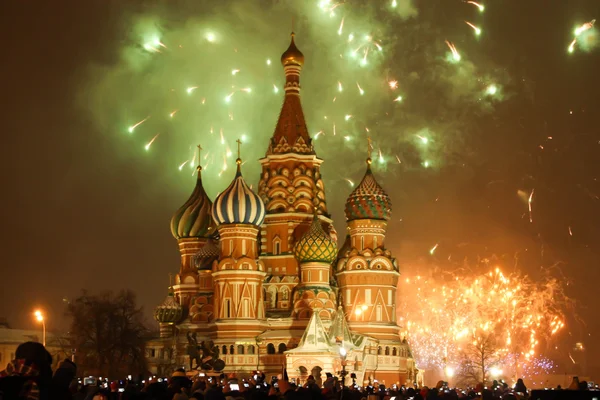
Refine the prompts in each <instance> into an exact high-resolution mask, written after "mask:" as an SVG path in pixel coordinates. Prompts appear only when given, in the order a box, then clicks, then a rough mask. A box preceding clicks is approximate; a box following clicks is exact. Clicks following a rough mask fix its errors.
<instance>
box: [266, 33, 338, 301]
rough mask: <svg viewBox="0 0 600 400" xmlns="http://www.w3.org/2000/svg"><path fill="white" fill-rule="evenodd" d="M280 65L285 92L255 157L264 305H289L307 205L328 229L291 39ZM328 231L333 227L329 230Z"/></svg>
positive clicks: (297, 52) (309, 214) (309, 212)
mask: <svg viewBox="0 0 600 400" xmlns="http://www.w3.org/2000/svg"><path fill="white" fill-rule="evenodd" d="M281 64H282V65H283V69H284V71H285V87H284V90H285V97H284V100H283V106H282V107H281V112H280V114H279V120H278V121H277V125H276V127H275V132H274V133H273V136H272V137H271V139H270V141H269V146H268V149H267V153H266V155H265V157H264V158H262V159H261V160H260V163H261V165H262V173H261V178H260V182H259V186H258V193H259V195H260V197H261V199H262V200H263V202H264V203H265V206H266V217H265V222H264V225H263V228H262V231H261V243H260V245H261V247H260V253H261V260H263V261H264V263H265V268H266V272H267V275H268V276H269V280H268V281H267V282H265V289H266V296H267V302H266V304H267V308H268V310H269V311H273V312H277V311H280V312H282V311H290V310H291V309H292V307H293V304H292V299H291V292H292V290H293V289H294V287H295V286H296V284H297V283H298V282H299V275H300V271H299V267H298V262H297V261H296V259H295V257H294V254H293V252H294V245H295V244H296V242H297V241H298V240H300V238H301V237H302V235H303V234H304V233H305V232H306V231H307V230H308V228H309V226H310V224H311V220H312V214H313V210H315V209H316V210H317V213H318V214H319V215H320V216H321V218H322V219H323V221H324V222H325V223H327V224H329V226H330V228H328V230H330V229H332V227H333V225H332V224H331V219H329V215H328V213H327V205H326V203H325V188H324V184H323V180H322V178H321V171H320V168H321V163H322V160H321V159H320V158H318V157H317V156H316V154H315V151H314V148H313V145H312V139H311V138H310V135H309V134H308V129H307V128H306V122H305V120H304V112H303V111H302V105H301V102H300V71H301V70H302V66H303V65H304V55H303V54H302V52H300V50H298V48H297V47H296V44H295V42H294V34H293V33H292V38H291V43H290V46H289V48H288V49H287V50H286V51H285V52H284V53H283V55H282V56H281ZM332 233H333V234H335V233H334V231H333V232H332Z"/></svg>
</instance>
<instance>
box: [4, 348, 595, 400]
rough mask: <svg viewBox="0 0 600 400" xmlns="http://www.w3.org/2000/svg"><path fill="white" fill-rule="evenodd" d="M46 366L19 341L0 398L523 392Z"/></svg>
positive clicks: (501, 386) (154, 399)
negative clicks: (110, 373) (114, 373)
mask: <svg viewBox="0 0 600 400" xmlns="http://www.w3.org/2000/svg"><path fill="white" fill-rule="evenodd" d="M51 365H52V356H51V355H50V353H48V351H47V350H46V349H45V348H44V346H43V345H41V344H40V343H36V342H27V343H23V344H21V345H20V346H19V347H18V348H17V351H16V354H15V360H12V361H11V362H10V363H8V365H7V367H6V369H4V370H3V371H0V400H190V399H195V400H442V399H443V400H458V399H484V400H485V399H490V400H513V399H523V398H527V397H528V394H529V392H528V390H527V388H526V387H525V384H524V383H523V380H522V379H519V380H518V381H517V384H516V385H514V387H512V388H511V387H509V386H508V385H507V384H506V383H503V382H498V381H494V382H493V383H492V385H491V386H490V387H484V386H483V385H478V386H477V387H475V388H470V389H467V390H461V389H456V388H450V387H448V384H447V382H443V381H440V382H438V384H437V385H436V387H432V388H428V387H422V388H417V387H405V386H400V387H398V386H396V385H392V386H391V387H386V386H385V385H382V384H378V383H377V382H374V383H373V384H369V385H367V386H366V387H361V386H359V385H357V384H356V383H355V381H354V379H353V380H352V381H353V382H352V384H351V385H347V386H346V385H342V384H341V382H340V380H338V378H337V377H335V376H333V375H332V374H331V373H327V374H326V380H325V382H323V384H322V385H320V384H318V383H317V382H316V381H315V378H314V377H312V376H308V377H307V380H306V382H303V383H302V384H301V385H300V384H298V385H296V383H295V382H294V381H289V380H288V379H287V377H286V376H285V374H283V375H280V376H278V377H272V378H271V379H270V380H269V381H267V378H266V376H265V375H264V374H260V373H257V374H255V375H254V376H253V377H252V378H249V379H238V378H236V376H235V375H230V376H225V375H224V374H221V375H220V376H204V374H201V373H199V374H197V375H195V376H193V377H192V378H190V377H189V376H188V375H187V374H186V373H185V371H184V370H183V369H181V370H176V371H175V372H174V373H173V374H172V376H171V377H170V378H168V379H151V378H150V379H148V380H140V381H137V382H135V381H133V380H131V379H128V380H125V381H113V382H109V381H107V380H99V379H91V380H87V379H84V380H83V381H82V380H80V379H77V378H76V377H77V367H76V365H75V364H74V363H73V362H71V361H70V360H68V359H67V360H64V361H63V362H61V363H60V364H59V366H58V368H56V370H55V371H54V373H53V371H52V368H51ZM557 389H561V388H560V387H558V388H557ZM568 389H573V390H587V389H588V385H587V383H586V382H579V381H578V380H577V378H574V379H573V383H572V384H571V385H570V386H569V388H568Z"/></svg>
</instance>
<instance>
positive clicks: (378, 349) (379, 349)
mask: <svg viewBox="0 0 600 400" xmlns="http://www.w3.org/2000/svg"><path fill="white" fill-rule="evenodd" d="M377 355H378V356H380V355H381V346H379V347H378V348H377Z"/></svg>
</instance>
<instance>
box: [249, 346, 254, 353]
mask: <svg viewBox="0 0 600 400" xmlns="http://www.w3.org/2000/svg"><path fill="white" fill-rule="evenodd" d="M248 354H254V345H253V344H251V345H250V346H248Z"/></svg>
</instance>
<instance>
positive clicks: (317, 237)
mask: <svg viewBox="0 0 600 400" xmlns="http://www.w3.org/2000/svg"><path fill="white" fill-rule="evenodd" d="M294 255H295V256H296V259H298V261H299V262H300V263H305V262H311V261H316V262H324V263H327V264H330V263H332V262H333V261H334V260H335V257H336V256H337V246H336V244H335V242H334V241H333V240H332V239H331V237H330V236H329V235H328V234H327V233H325V231H324V230H323V227H322V226H321V220H320V219H319V217H318V216H317V215H316V214H315V216H314V218H313V221H312V224H311V225H310V229H309V230H308V231H307V232H306V233H305V234H304V235H302V237H301V238H300V240H298V242H297V243H296V245H295V246H294Z"/></svg>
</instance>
